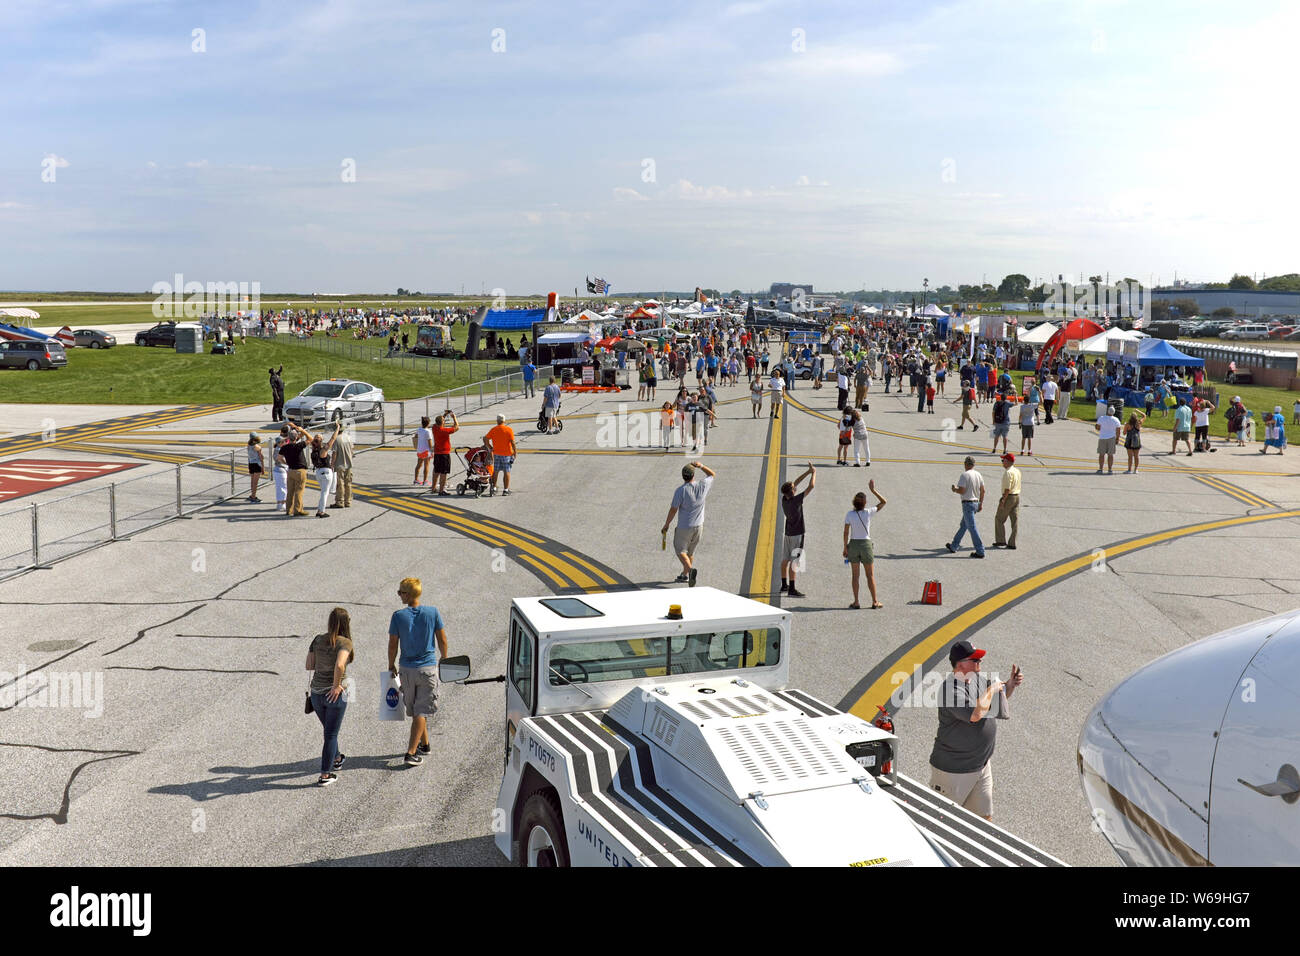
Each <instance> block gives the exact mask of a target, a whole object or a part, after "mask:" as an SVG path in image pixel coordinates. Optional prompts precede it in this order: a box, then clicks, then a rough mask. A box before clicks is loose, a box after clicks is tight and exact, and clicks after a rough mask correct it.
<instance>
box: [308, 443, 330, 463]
mask: <svg viewBox="0 0 1300 956" xmlns="http://www.w3.org/2000/svg"><path fill="white" fill-rule="evenodd" d="M311 466H312V467H313V468H329V467H331V466H330V453H329V452H328V451H326V450H325V447H324V446H323V445H322V446H321V450H320V453H319V454H317V452H316V450H315V449H314V448H313V449H312V453H311Z"/></svg>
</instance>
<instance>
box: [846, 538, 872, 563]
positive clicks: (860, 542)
mask: <svg viewBox="0 0 1300 956" xmlns="http://www.w3.org/2000/svg"><path fill="white" fill-rule="evenodd" d="M875 560H876V549H875V547H874V546H873V545H872V543H871V539H870V538H850V539H849V562H850V563H856V564H871V563H872V562H874V561H875Z"/></svg>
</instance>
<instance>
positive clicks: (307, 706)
mask: <svg viewBox="0 0 1300 956" xmlns="http://www.w3.org/2000/svg"><path fill="white" fill-rule="evenodd" d="M302 712H303V713H304V714H314V713H316V708H315V707H313V706H312V705H311V691H307V702H306V703H305V704H304V705H303V709H302Z"/></svg>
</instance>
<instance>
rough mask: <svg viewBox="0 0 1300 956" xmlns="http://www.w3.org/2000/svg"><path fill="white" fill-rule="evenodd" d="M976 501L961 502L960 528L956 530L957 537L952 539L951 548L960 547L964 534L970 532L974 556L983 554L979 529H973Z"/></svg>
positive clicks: (977, 505)
mask: <svg viewBox="0 0 1300 956" xmlns="http://www.w3.org/2000/svg"><path fill="white" fill-rule="evenodd" d="M979 506H980V503H979V502H978V501H963V502H962V503H961V526H960V527H959V528H958V529H957V535H956V537H954V538H953V539H952V546H953V548H960V547H961V539H962V538H964V537H966V532H967V531H969V532H970V541H971V544H972V545H973V546H974V547H975V553H976V554H983V553H984V542H983V541H982V540H980V533H979V529H978V528H976V527H975V513H976V512H977V511H978V510H979Z"/></svg>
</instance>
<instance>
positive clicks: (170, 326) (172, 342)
mask: <svg viewBox="0 0 1300 956" xmlns="http://www.w3.org/2000/svg"><path fill="white" fill-rule="evenodd" d="M135 344H136V345H166V346H168V347H170V348H175V347H176V323H175V322H159V323H158V324H157V325H155V326H154V327H153V328H152V329H145V330H144V331H143V332H137V333H135Z"/></svg>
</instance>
